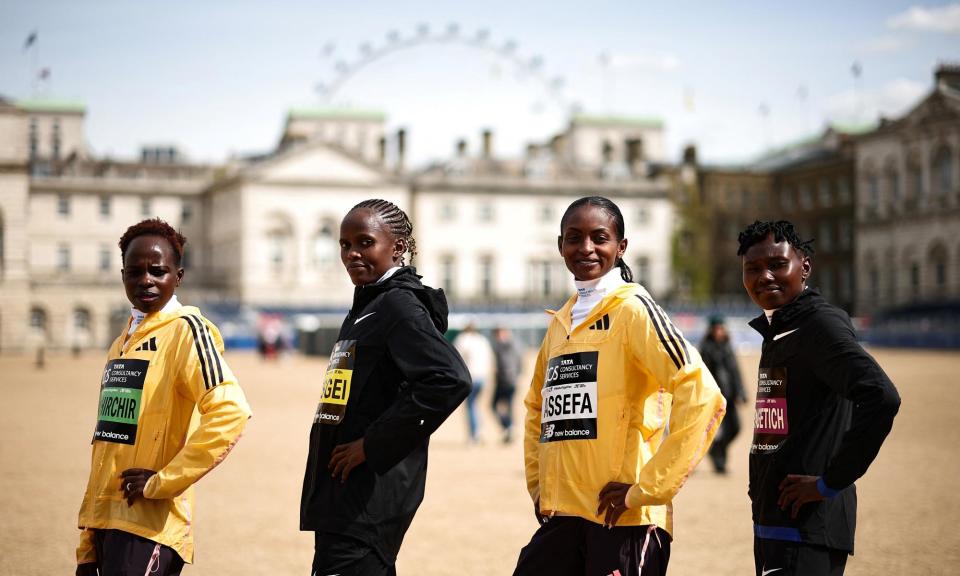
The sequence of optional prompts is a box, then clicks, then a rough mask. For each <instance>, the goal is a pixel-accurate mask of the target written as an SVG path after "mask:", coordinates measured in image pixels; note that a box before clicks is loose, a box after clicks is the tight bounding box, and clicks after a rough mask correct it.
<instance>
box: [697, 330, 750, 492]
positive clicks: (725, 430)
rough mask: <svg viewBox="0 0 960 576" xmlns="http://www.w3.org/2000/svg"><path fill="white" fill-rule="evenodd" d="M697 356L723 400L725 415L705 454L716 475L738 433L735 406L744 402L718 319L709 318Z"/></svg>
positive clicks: (734, 360)
mask: <svg viewBox="0 0 960 576" xmlns="http://www.w3.org/2000/svg"><path fill="white" fill-rule="evenodd" d="M700 356H701V357H702V358H703V363H704V364H706V365H707V369H708V370H710V373H711V374H713V378H714V380H716V381H717V385H718V386H720V392H721V393H722V394H723V397H724V398H725V399H726V401H727V415H726V416H725V417H724V418H723V422H721V423H720V430H719V431H718V432H717V437H716V438H714V440H713V444H711V445H710V452H709V454H710V460H711V461H712V462H713V469H714V470H716V471H717V474H726V473H727V448H728V447H729V446H730V444H731V443H732V442H733V439H734V438H736V437H737V435H738V434H739V433H740V416H739V415H738V414H737V404H743V403H745V402H746V401H747V394H746V392H744V390H743V382H742V381H741V379H740V368H739V367H738V366H737V357H736V356H735V355H734V353H733V347H732V346H731V345H730V335H729V334H728V333H727V327H726V326H725V325H724V323H723V317H722V316H711V317H710V324H709V326H708V327H707V334H706V335H705V336H704V337H703V341H701V342H700Z"/></svg>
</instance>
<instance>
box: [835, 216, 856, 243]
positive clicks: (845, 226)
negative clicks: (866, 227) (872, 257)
mask: <svg viewBox="0 0 960 576" xmlns="http://www.w3.org/2000/svg"><path fill="white" fill-rule="evenodd" d="M837 245H838V247H839V248H840V249H841V250H849V249H850V248H851V247H852V246H853V225H852V224H851V223H850V221H849V220H841V221H840V222H838V223H837Z"/></svg>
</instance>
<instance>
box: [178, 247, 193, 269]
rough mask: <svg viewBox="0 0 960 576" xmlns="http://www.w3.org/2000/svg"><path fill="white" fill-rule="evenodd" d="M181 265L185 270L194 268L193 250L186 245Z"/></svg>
mask: <svg viewBox="0 0 960 576" xmlns="http://www.w3.org/2000/svg"><path fill="white" fill-rule="evenodd" d="M180 267H181V268H183V269H184V270H189V269H191V268H193V250H192V249H190V248H188V247H186V246H184V247H183V256H182V257H181V258H180Z"/></svg>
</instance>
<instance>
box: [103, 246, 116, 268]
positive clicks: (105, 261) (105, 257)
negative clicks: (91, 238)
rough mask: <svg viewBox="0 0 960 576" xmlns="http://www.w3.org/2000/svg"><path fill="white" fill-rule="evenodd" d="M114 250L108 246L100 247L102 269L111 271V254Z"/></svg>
mask: <svg viewBox="0 0 960 576" xmlns="http://www.w3.org/2000/svg"><path fill="white" fill-rule="evenodd" d="M112 252H113V250H111V249H110V248H109V247H107V246H101V247H100V271H101V272H109V271H110V254H111V253H112Z"/></svg>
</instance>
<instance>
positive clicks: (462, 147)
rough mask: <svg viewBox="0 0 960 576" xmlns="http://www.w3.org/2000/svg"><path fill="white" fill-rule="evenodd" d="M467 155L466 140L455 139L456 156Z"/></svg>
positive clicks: (463, 156) (462, 156)
mask: <svg viewBox="0 0 960 576" xmlns="http://www.w3.org/2000/svg"><path fill="white" fill-rule="evenodd" d="M466 156H467V141H466V140H464V139H463V138H461V139H459V140H457V158H465V157H466Z"/></svg>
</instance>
